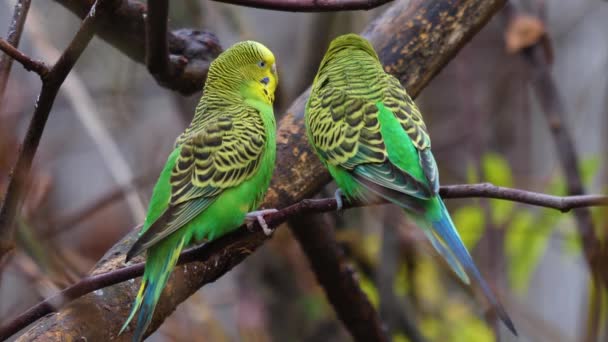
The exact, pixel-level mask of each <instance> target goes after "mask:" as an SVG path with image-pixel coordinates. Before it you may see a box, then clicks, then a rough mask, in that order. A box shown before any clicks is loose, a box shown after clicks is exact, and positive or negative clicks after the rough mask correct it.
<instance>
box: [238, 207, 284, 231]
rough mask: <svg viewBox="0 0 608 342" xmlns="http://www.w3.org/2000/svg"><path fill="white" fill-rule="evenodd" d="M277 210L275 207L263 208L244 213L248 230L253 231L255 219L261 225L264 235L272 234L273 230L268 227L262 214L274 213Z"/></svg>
mask: <svg viewBox="0 0 608 342" xmlns="http://www.w3.org/2000/svg"><path fill="white" fill-rule="evenodd" d="M277 211H278V210H276V209H264V210H256V211H252V212H250V213H247V215H245V221H246V223H247V229H249V231H253V223H254V222H255V221H258V223H259V224H260V227H262V231H263V232H264V234H265V235H266V236H270V235H272V233H273V232H274V229H272V228H270V227H268V224H267V223H266V220H264V215H266V214H272V213H276V212H277Z"/></svg>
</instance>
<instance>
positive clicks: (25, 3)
mask: <svg viewBox="0 0 608 342" xmlns="http://www.w3.org/2000/svg"><path fill="white" fill-rule="evenodd" d="M30 3H31V0H18V1H17V3H16V4H15V9H14V10H13V19H12V20H11V24H10V26H9V28H8V34H7V35H6V39H7V41H6V42H4V43H8V44H9V45H12V47H14V48H15V50H16V49H17V48H18V47H19V41H20V40H21V33H22V32H23V25H24V24H25V18H27V12H28V11H29V10H30ZM1 43H2V41H0V45H2V44H1ZM2 50H3V51H4V48H2ZM13 58H14V57H13ZM12 64H13V60H12V59H11V58H9V56H0V108H2V99H3V98H4V91H5V90H6V83H7V82H8V75H9V74H10V72H11V66H12Z"/></svg>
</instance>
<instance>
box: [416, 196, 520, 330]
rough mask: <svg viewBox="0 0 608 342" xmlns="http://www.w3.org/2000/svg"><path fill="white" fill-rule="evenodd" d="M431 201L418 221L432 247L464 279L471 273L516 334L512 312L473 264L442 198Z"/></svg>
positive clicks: (466, 280) (467, 280) (467, 279)
mask: <svg viewBox="0 0 608 342" xmlns="http://www.w3.org/2000/svg"><path fill="white" fill-rule="evenodd" d="M431 201H434V202H435V203H432V208H429V209H430V210H426V214H425V215H424V217H421V218H418V219H417V221H418V222H417V223H418V224H419V226H420V227H421V228H423V230H424V232H425V233H426V235H427V237H428V238H429V240H430V241H431V243H432V245H433V247H434V248H435V249H436V250H437V252H439V254H441V256H442V257H443V258H444V259H445V260H446V262H447V263H448V264H449V265H450V267H451V268H452V270H454V272H455V273H456V274H457V275H458V277H459V278H460V279H462V281H463V282H465V283H467V284H469V283H470V281H469V276H468V275H470V276H471V277H472V278H473V279H474V280H475V281H476V282H477V283H478V284H479V286H480V287H481V290H482V291H483V293H484V295H485V296H486V298H487V299H488V301H489V302H490V304H491V305H492V307H493V308H494V310H495V311H496V314H497V315H498V317H499V318H500V319H501V320H502V321H503V322H504V324H505V325H506V326H507V328H508V329H509V330H510V331H511V332H512V333H513V334H515V335H517V331H516V330H515V326H514V325H513V322H512V321H511V319H510V318H509V315H508V314H507V312H506V311H505V309H504V308H503V306H502V304H501V303H500V302H499V301H498V299H496V297H495V296H494V294H493V293H492V291H491V290H490V287H489V286H488V284H487V283H486V281H485V280H484V279H483V277H482V276H481V274H480V273H479V270H478V269H477V267H476V266H475V264H474V263H473V259H472V258H471V255H470V254H469V252H468V251H467V249H466V247H465V246H464V244H463V243H462V240H461V239H460V235H459V234H458V231H457V230H456V227H455V226H454V223H453V222H452V219H451V218H450V214H449V213H448V210H447V209H446V207H445V205H444V204H443V201H442V200H441V198H439V197H435V198H434V199H433V200H431ZM467 274H468V275H467Z"/></svg>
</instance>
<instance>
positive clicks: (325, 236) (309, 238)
mask: <svg viewBox="0 0 608 342" xmlns="http://www.w3.org/2000/svg"><path fill="white" fill-rule="evenodd" d="M334 201H335V200H334ZM289 227H290V228H291V232H292V233H293V234H294V236H295V237H296V239H297V240H298V242H299V244H300V248H302V250H303V251H304V253H306V256H307V257H308V260H309V261H310V264H311V267H312V269H313V270H314V273H315V276H316V278H317V281H318V282H319V283H320V284H321V286H323V289H324V290H325V294H326V295H327V298H328V300H329V302H330V303H331V304H332V306H333V308H334V311H336V314H337V316H338V318H339V319H340V320H341V321H342V322H343V323H344V326H345V327H346V329H348V331H349V332H350V334H351V335H352V337H353V339H354V340H355V341H361V342H373V341H378V342H382V341H389V338H388V336H387V334H386V333H387V332H386V331H385V329H384V328H383V326H382V322H381V321H380V316H378V313H377V312H376V310H375V309H374V307H373V306H372V304H371V303H370V301H369V299H368V298H367V295H366V294H365V293H363V291H362V290H361V288H360V287H359V281H358V280H357V278H356V276H355V270H354V269H353V266H352V265H350V264H349V263H348V262H346V261H345V259H344V257H343V253H342V250H341V248H340V247H339V246H338V243H337V242H336V239H335V237H334V230H333V228H332V226H331V225H329V224H328V222H327V220H326V218H325V217H318V216H310V215H309V216H300V217H298V218H297V219H291V220H290V221H289Z"/></svg>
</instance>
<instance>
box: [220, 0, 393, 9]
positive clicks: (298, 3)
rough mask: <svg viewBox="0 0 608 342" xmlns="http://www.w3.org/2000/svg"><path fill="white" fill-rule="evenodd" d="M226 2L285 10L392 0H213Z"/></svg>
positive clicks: (365, 6) (353, 6)
mask: <svg viewBox="0 0 608 342" xmlns="http://www.w3.org/2000/svg"><path fill="white" fill-rule="evenodd" d="M213 1H216V2H223V3H226V4H233V5H238V6H245V7H254V8H263V9H269V10H275V11H286V12H334V11H355V10H370V9H373V8H376V7H380V6H382V5H384V4H386V3H389V2H391V1H393V0H213Z"/></svg>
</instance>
